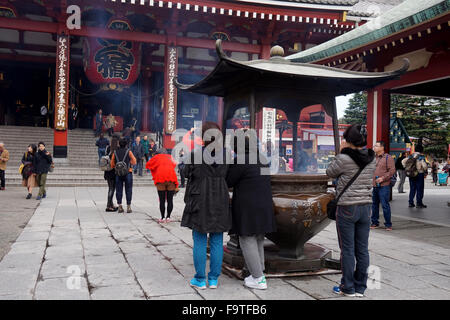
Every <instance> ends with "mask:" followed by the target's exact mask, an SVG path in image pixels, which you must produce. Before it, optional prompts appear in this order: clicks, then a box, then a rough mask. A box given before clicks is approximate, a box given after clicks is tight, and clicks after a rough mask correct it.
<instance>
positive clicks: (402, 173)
mask: <svg viewBox="0 0 450 320" xmlns="http://www.w3.org/2000/svg"><path fill="white" fill-rule="evenodd" d="M405 158H406V152H403V153H402V154H401V155H400V157H398V159H397V160H396V161H395V169H396V170H397V174H398V177H399V179H400V180H399V182H398V193H405V192H404V191H403V185H404V184H405V179H406V173H405V167H404V166H403V164H402V161H403V159H405Z"/></svg>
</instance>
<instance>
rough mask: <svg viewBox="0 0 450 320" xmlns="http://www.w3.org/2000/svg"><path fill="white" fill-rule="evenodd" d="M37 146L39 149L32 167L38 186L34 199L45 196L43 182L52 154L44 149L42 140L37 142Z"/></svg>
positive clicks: (44, 182)
mask: <svg viewBox="0 0 450 320" xmlns="http://www.w3.org/2000/svg"><path fill="white" fill-rule="evenodd" d="M38 148H39V150H38V152H36V155H35V157H34V160H33V161H34V162H33V167H34V173H35V174H36V179H37V183H38V186H39V194H38V196H37V197H36V200H41V199H42V198H45V197H46V196H47V192H46V191H45V184H46V183H47V174H48V171H49V170H50V166H51V164H52V156H51V155H50V152H48V151H47V150H46V149H45V144H44V143H43V142H39V143H38Z"/></svg>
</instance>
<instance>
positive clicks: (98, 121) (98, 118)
mask: <svg viewBox="0 0 450 320" xmlns="http://www.w3.org/2000/svg"><path fill="white" fill-rule="evenodd" d="M102 129H103V111H102V109H98V112H97V113H96V114H95V136H96V137H98V136H100V133H101V132H102Z"/></svg>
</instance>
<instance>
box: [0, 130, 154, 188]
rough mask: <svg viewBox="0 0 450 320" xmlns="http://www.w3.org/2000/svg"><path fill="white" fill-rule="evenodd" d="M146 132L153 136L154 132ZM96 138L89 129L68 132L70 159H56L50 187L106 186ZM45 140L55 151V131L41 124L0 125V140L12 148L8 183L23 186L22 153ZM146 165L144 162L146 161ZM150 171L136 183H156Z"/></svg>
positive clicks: (135, 179) (137, 178) (47, 147)
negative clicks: (20, 169)
mask: <svg viewBox="0 0 450 320" xmlns="http://www.w3.org/2000/svg"><path fill="white" fill-rule="evenodd" d="M144 134H147V135H148V136H149V137H150V138H154V134H152V133H145V132H143V133H141V135H144ZM96 140H97V138H95V137H94V133H93V131H92V130H90V129H75V130H71V131H69V133H68V157H67V159H58V158H54V163H55V169H54V171H53V172H51V173H49V175H48V177H47V186H49V187H57V186H60V187H73V186H89V187H104V186H106V185H107V184H106V181H105V180H104V179H103V171H101V170H100V169H99V168H98V152H97V147H96V146H95V141H96ZM39 141H43V142H44V143H45V145H46V149H47V150H48V151H49V152H50V153H53V130H52V129H49V128H41V127H21V126H0V142H4V143H5V147H6V149H7V150H8V151H9V157H10V160H9V161H8V166H7V169H6V186H7V187H8V186H10V187H12V186H20V185H21V184H22V177H21V175H20V174H19V172H18V170H19V166H20V163H21V160H22V156H23V154H24V152H25V151H26V149H27V146H28V145H29V144H31V143H34V144H36V145H37V143H38V142H39ZM144 166H145V164H144ZM151 177H152V176H151V174H147V173H146V172H145V170H144V176H143V177H139V176H138V175H135V176H134V180H133V185H134V186H139V187H142V186H150V185H153V181H152V180H151Z"/></svg>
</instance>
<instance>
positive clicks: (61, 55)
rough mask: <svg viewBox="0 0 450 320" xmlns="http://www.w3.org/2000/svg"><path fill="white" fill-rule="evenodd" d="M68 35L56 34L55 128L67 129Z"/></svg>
mask: <svg viewBox="0 0 450 320" xmlns="http://www.w3.org/2000/svg"><path fill="white" fill-rule="evenodd" d="M69 53H70V51H69V37H68V36H64V35H58V39H57V52H56V86H55V88H56V89H55V129H56V130H66V129H67V106H68V100H69V90H68V88H69V56H70V55H69Z"/></svg>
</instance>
